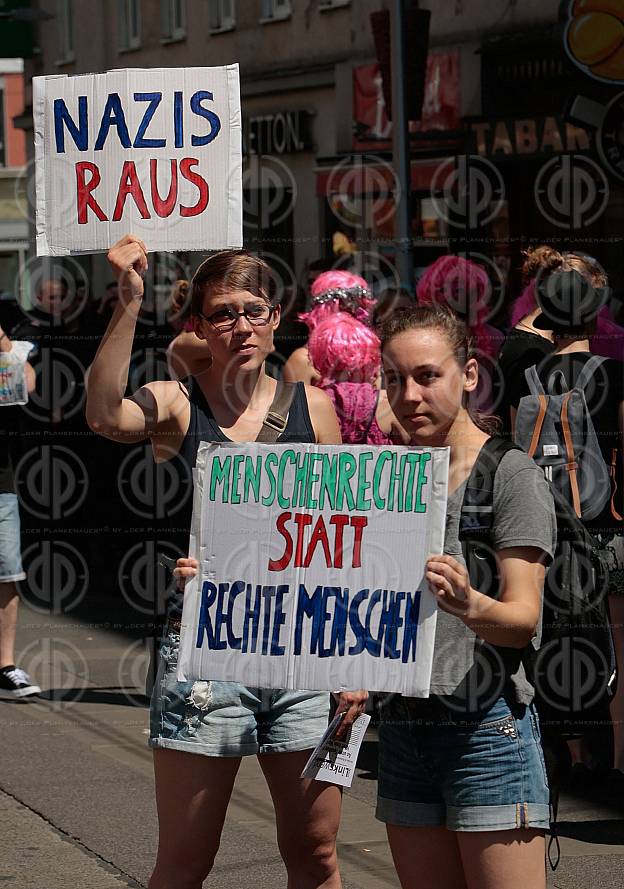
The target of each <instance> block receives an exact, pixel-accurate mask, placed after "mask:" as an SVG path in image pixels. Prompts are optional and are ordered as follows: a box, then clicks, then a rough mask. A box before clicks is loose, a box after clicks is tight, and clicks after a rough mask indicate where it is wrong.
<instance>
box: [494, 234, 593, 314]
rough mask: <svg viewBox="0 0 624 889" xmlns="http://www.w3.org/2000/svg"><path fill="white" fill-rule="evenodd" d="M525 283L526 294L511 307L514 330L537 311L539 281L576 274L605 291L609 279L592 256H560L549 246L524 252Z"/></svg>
mask: <svg viewBox="0 0 624 889" xmlns="http://www.w3.org/2000/svg"><path fill="white" fill-rule="evenodd" d="M523 256H524V262H523V264H522V280H523V283H524V285H525V286H524V290H523V291H522V293H521V294H520V296H519V297H518V298H517V299H516V300H515V301H514V302H513V303H512V306H511V312H510V316H509V323H510V326H511V327H515V326H516V324H517V323H518V322H519V321H522V319H523V318H526V316H527V315H530V314H531V312H533V311H535V309H536V308H537V298H536V295H535V284H536V279H537V278H541V277H544V276H548V275H550V274H552V273H553V272H569V271H576V272H579V273H580V274H581V275H583V277H584V278H586V279H587V280H588V281H589V282H590V284H591V285H592V287H605V286H606V285H607V283H608V282H607V276H606V275H605V273H604V272H603V270H602V268H601V267H600V265H599V264H598V263H597V262H596V260H595V259H592V257H591V256H586V255H584V254H582V253H560V252H559V250H555V248H554V247H549V246H548V244H540V245H539V246H538V247H529V249H528V250H525V251H523Z"/></svg>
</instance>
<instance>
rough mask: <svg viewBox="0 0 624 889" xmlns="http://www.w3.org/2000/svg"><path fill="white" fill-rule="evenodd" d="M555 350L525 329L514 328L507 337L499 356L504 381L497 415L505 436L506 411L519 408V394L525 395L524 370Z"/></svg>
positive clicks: (508, 432) (508, 426) (507, 427)
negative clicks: (501, 422)
mask: <svg viewBox="0 0 624 889" xmlns="http://www.w3.org/2000/svg"><path fill="white" fill-rule="evenodd" d="M554 349H555V347H554V345H553V344H552V343H551V342H550V340H547V339H546V338H545V337H543V336H539V335H538V334H535V333H530V332H529V331H528V330H518V329H517V328H515V327H514V328H513V329H512V330H510V331H509V333H508V334H507V338H506V339H505V342H504V343H503V346H502V348H501V351H500V355H499V356H498V366H499V369H500V373H501V375H502V378H503V380H504V395H503V397H502V398H501V401H500V404H499V407H498V410H497V414H498V416H499V417H500V418H501V420H502V421H503V433H504V434H505V436H508V437H509V436H511V421H510V415H509V409H510V408H511V407H518V401H519V400H520V397H521V396H520V393H522V394H526V381H525V378H524V372H525V370H526V369H527V367H532V366H533V365H534V364H539V363H540V361H542V359H543V358H544V357H545V356H546V355H550V354H551V353H552V352H554Z"/></svg>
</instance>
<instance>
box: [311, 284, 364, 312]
mask: <svg viewBox="0 0 624 889" xmlns="http://www.w3.org/2000/svg"><path fill="white" fill-rule="evenodd" d="M371 298H372V294H371V292H370V290H368V288H366V287H361V286H360V285H359V284H356V285H355V287H332V288H331V289H330V290H324V291H323V292H322V293H317V294H316V296H313V297H312V306H321V305H323V303H329V302H334V301H337V302H339V303H340V304H341V305H342V306H344V308H345V309H347V311H349V312H354V311H355V310H356V309H359V308H360V307H361V304H362V300H364V299H371Z"/></svg>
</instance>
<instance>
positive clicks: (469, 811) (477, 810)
mask: <svg viewBox="0 0 624 889" xmlns="http://www.w3.org/2000/svg"><path fill="white" fill-rule="evenodd" d="M449 714H450V715H449ZM376 814H377V818H378V819H379V820H380V821H385V822H386V823H388V824H395V825H397V826H403V827H442V826H444V827H447V828H448V829H449V830H457V831H489V830H513V829H516V828H519V827H527V828H529V827H531V828H538V829H541V830H546V829H548V827H549V793H548V783H547V777H546V766H545V764H544V755H543V752H542V747H541V743H540V729H539V723H538V720H537V715H536V712H535V708H534V707H533V706H530V707H527V706H525V705H524V704H516V703H512V704H510V703H508V702H507V700H506V699H505V697H501V698H499V699H498V700H497V701H496V702H495V703H494V704H493V705H492V706H491V707H490V708H489V709H488V710H486V711H484V712H482V713H479V714H470V715H469V716H468V717H466V716H464V717H458V716H457V715H456V714H452V713H450V711H449V710H448V709H447V708H446V707H445V706H444V705H443V704H442V703H440V701H439V700H436V699H433V698H432V699H429V700H428V701H413V703H412V702H410V699H403V698H401V697H400V696H396V697H395V698H393V699H392V700H391V702H390V703H389V704H388V705H387V706H386V707H384V708H382V722H381V725H380V729H379V785H378V797H377V813H376Z"/></svg>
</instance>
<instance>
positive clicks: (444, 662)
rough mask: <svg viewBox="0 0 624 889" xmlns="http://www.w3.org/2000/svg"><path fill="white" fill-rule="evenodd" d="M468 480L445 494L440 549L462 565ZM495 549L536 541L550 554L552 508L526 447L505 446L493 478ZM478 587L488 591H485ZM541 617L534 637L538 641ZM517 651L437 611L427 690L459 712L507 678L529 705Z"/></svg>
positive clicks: (477, 705)
mask: <svg viewBox="0 0 624 889" xmlns="http://www.w3.org/2000/svg"><path fill="white" fill-rule="evenodd" d="M465 488H466V482H464V484H462V485H460V487H459V488H458V489H457V490H456V491H454V492H453V493H452V494H451V495H450V496H449V499H448V506H447V516H446V534H445V539H444V552H445V553H447V554H448V555H451V556H453V557H454V558H456V559H457V560H458V561H460V562H462V564H465V562H464V558H463V556H462V549H461V543H460V542H459V538H458V534H459V518H460V511H461V506H462V502H463V499H464V491H465ZM493 507H494V516H493V523H492V546H493V548H494V550H501V549H506V548H508V547H512V546H534V547H537V548H538V549H541V550H542V551H543V552H544V553H546V554H547V557H548V558H547V563H549V562H550V561H551V559H552V556H553V555H554V551H555V544H556V540H557V527H556V519H555V508H554V504H553V500H552V496H551V493H550V489H549V487H548V483H547V481H546V479H545V478H544V475H543V473H542V471H541V470H540V469H539V467H538V466H537V465H536V464H535V463H534V462H533V461H532V460H531V459H530V457H528V456H527V455H526V454H525V453H524V452H522V451H518V450H513V451H509V452H508V453H507V454H505V455H504V457H503V458H502V460H501V462H500V464H499V467H498V469H497V471H496V476H495V478H494V498H493ZM482 592H487V591H485V590H483V591H482ZM540 636H541V619H540V624H539V627H538V631H537V635H536V638H535V640H534V643H535V644H539V637H540ZM520 654H521V652H520V650H519V649H510V648H499V647H495V646H492V645H489V644H488V643H486V642H484V641H483V640H482V639H479V638H478V637H477V636H476V635H475V633H473V631H472V630H469V629H468V627H467V626H466V625H465V624H464V623H463V621H462V620H460V618H458V617H455V616H454V615H452V614H448V613H447V612H445V611H442V610H441V609H439V610H438V616H437V627H436V636H435V648H434V655H433V670H432V675H431V694H432V695H443V696H445V697H447V696H452V698H449V699H447V701H446V703H447V704H448V705H449V706H450V707H451V709H456V710H458V711H469V712H472V711H477V710H480V709H482V708H483V707H484V706H485V705H486V704H487V703H488V702H489V701H490V698H491V699H492V701H493V700H495V699H496V698H497V697H499V696H500V693H501V691H502V687H503V685H504V684H505V683H507V684H508V685H511V687H512V688H513V691H514V694H515V697H516V700H517V701H518V702H519V703H521V704H530V703H531V701H532V700H533V696H534V689H533V686H532V685H531V684H530V682H529V681H528V680H527V678H526V675H525V672H524V667H523V666H522V664H521V663H520Z"/></svg>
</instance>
